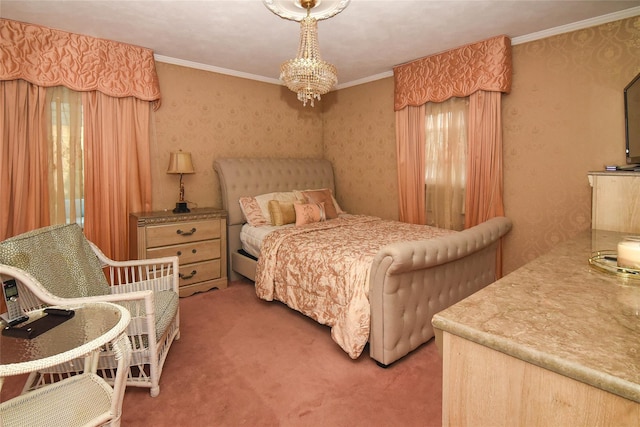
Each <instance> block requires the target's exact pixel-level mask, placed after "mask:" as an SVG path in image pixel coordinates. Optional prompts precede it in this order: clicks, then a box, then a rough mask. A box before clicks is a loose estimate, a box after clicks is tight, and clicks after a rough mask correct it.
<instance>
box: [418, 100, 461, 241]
mask: <svg viewBox="0 0 640 427" xmlns="http://www.w3.org/2000/svg"><path fill="white" fill-rule="evenodd" d="M425 107H426V109H425V128H426V147H425V192H426V216H427V225H432V226H434V227H440V228H447V229H450V230H462V229H464V208H465V205H464V202H465V185H466V170H467V120H468V111H469V101H468V98H450V99H448V100H447V101H444V102H438V103H435V102H428V103H427V104H426V105H425Z"/></svg>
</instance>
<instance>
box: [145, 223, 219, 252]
mask: <svg viewBox="0 0 640 427" xmlns="http://www.w3.org/2000/svg"><path fill="white" fill-rule="evenodd" d="M146 234H147V236H146V238H147V248H154V247H158V246H168V245H176V244H181V243H185V242H196V241H199V240H211V239H219V238H220V221H192V222H180V223H174V224H166V225H154V226H151V227H147V229H146Z"/></svg>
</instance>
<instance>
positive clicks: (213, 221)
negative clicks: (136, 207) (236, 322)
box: [129, 208, 227, 297]
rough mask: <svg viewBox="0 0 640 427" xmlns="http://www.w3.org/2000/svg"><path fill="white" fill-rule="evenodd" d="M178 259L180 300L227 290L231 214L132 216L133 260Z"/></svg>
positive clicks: (210, 211)
mask: <svg viewBox="0 0 640 427" xmlns="http://www.w3.org/2000/svg"><path fill="white" fill-rule="evenodd" d="M172 255H177V256H178V259H179V262H180V296H181V297H186V296H189V295H193V294H194V293H196V292H202V291H207V290H209V289H211V288H218V289H223V288H226V287H227V213H226V211H224V210H221V209H214V208H194V209H191V212H188V213H180V214H174V213H173V212H171V211H156V212H140V213H132V214H130V215H129V257H130V258H131V259H148V258H158V257H164V256H172Z"/></svg>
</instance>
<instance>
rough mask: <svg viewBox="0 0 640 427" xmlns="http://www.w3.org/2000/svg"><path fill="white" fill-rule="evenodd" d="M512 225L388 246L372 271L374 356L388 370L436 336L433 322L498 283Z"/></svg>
mask: <svg viewBox="0 0 640 427" xmlns="http://www.w3.org/2000/svg"><path fill="white" fill-rule="evenodd" d="M510 229H511V220H509V219H508V218H504V217H498V218H493V219H490V220H489V221H486V222H484V223H482V224H480V225H477V226H475V227H472V228H469V229H467V230H464V231H461V232H460V233H456V234H452V235H450V236H446V237H440V238H436V239H431V240H426V241H422V242H403V243H396V244H392V245H388V246H386V247H384V248H382V249H381V250H380V252H379V253H378V254H377V255H376V257H375V259H374V261H373V265H372V268H371V277H370V288H369V289H370V290H369V299H370V303H371V331H370V338H369V350H370V356H371V357H372V358H373V359H375V360H376V361H377V362H378V363H379V364H381V365H383V366H385V365H389V364H390V363H392V362H394V361H396V360H398V359H400V358H401V357H403V356H404V355H406V354H407V353H409V352H410V351H412V350H414V349H416V348H417V347H418V346H420V345H421V344H423V343H425V342H427V341H429V340H430V339H431V338H433V336H434V330H433V326H432V325H431V318H432V317H433V315H434V314H436V313H437V312H439V311H441V310H444V309H445V308H447V307H449V306H450V305H452V304H455V303H456V302H458V301H460V300H462V299H464V298H466V297H468V296H469V295H471V294H473V293H474V292H476V291H478V290H480V289H481V288H483V287H485V286H487V285H488V284H490V283H492V282H494V281H495V280H496V252H497V248H498V242H499V240H500V237H502V236H504V235H505V234H506V233H507V232H508V231H509V230H510Z"/></svg>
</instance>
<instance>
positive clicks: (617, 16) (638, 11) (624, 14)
mask: <svg viewBox="0 0 640 427" xmlns="http://www.w3.org/2000/svg"><path fill="white" fill-rule="evenodd" d="M638 15H640V6H638V7H632V8H631V9H625V10H621V11H618V12H614V13H608V14H606V15H602V16H596V17H595V18H590V19H585V20H583V21H578V22H574V23H572V24H567V25H561V26H560V27H555V28H550V29H548V30H544V31H538V32H537V33H531V34H527V35H524V36H520V37H514V38H512V39H511V44H512V45H517V44H522V43H528V42H532V41H535V40H540V39H545V38H547V37H551V36H557V35H559V34H564V33H570V32H572V31H577V30H582V29H584V28H589V27H595V26H597V25H602V24H606V23H609V22H613V21H619V20H621V19H625V18H631V17H633V16H638Z"/></svg>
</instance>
